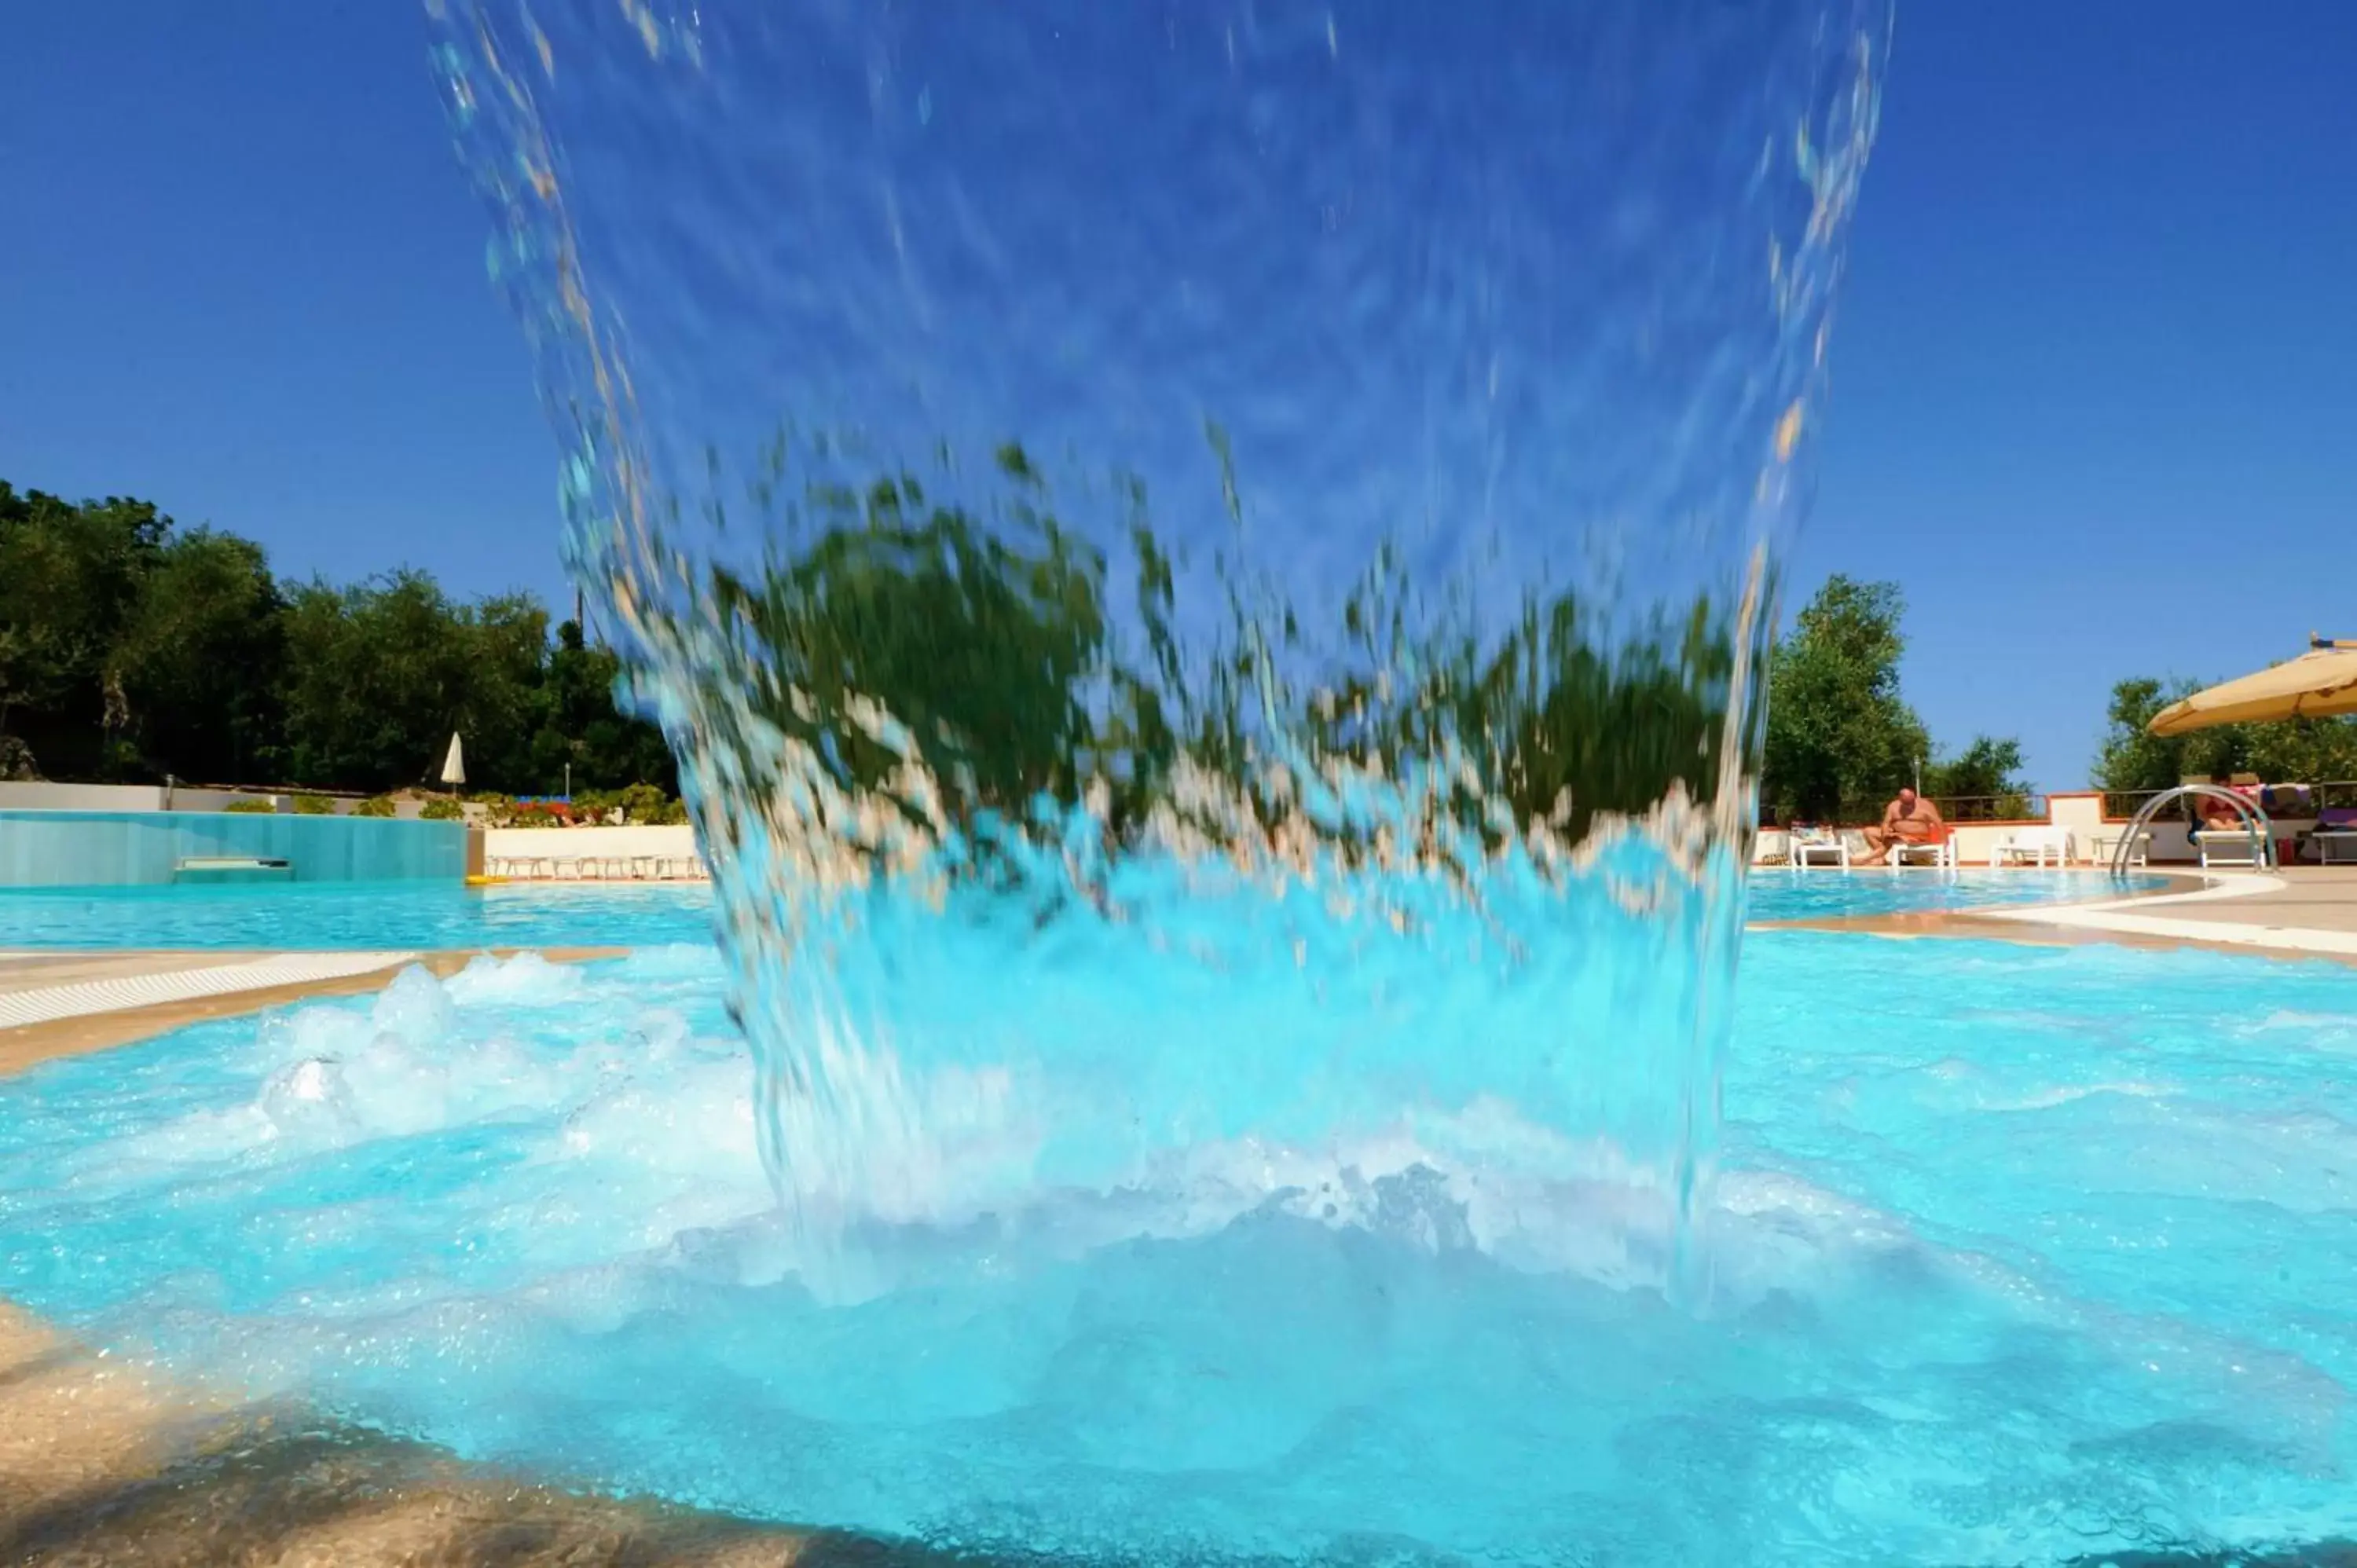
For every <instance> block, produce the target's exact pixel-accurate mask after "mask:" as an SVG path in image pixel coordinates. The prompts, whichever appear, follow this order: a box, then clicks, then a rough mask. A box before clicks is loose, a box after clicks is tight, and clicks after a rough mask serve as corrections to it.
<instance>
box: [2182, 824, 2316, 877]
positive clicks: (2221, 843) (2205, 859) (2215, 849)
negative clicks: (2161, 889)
mask: <svg viewBox="0 0 2357 1568" xmlns="http://www.w3.org/2000/svg"><path fill="white" fill-rule="evenodd" d="M2193 847H2194V849H2195V850H2196V851H2198V852H2199V853H2200V854H2201V869H2202V870H2204V871H2207V870H2209V869H2210V868H2211V867H2212V866H2213V865H2247V866H2249V867H2251V868H2252V869H2253V870H2262V869H2264V868H2266V867H2267V866H2269V865H2274V864H2275V845H2274V844H2273V843H2269V842H2268V841H2267V839H2266V837H2265V836H2264V835H2262V834H2260V833H2258V832H2254V831H2253V830H2251V829H2249V828H2203V829H2202V830H2201V832H2197V833H2195V834H2194V835H2193ZM2317 853H2318V854H2322V853H2323V852H2322V851H2321V850H2319V851H2318V852H2317Z"/></svg>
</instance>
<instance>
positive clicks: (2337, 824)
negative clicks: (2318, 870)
mask: <svg viewBox="0 0 2357 1568" xmlns="http://www.w3.org/2000/svg"><path fill="white" fill-rule="evenodd" d="M2308 842H2309V843H2312V844H2314V845H2315V846H2316V863H2317V864H2318V865H2331V864H2332V861H2333V852H2334V851H2335V850H2345V849H2350V848H2352V846H2357V811H2349V810H2347V809H2345V808H2342V807H2338V806H2327V807H2326V808H2324V810H2322V811H2319V812H2317V813H2316V827H2315V829H2314V831H2312V832H2309V835H2308Z"/></svg>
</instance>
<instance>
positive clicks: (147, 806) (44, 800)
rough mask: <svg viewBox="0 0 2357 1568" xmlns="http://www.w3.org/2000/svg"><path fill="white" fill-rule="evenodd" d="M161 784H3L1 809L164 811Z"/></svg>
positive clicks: (0, 797) (0, 787) (0, 800)
mask: <svg viewBox="0 0 2357 1568" xmlns="http://www.w3.org/2000/svg"><path fill="white" fill-rule="evenodd" d="M163 809H164V787H163V786H162V785H160V784H0V811H162V810H163Z"/></svg>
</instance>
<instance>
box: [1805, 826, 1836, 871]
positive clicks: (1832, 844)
mask: <svg viewBox="0 0 2357 1568" xmlns="http://www.w3.org/2000/svg"><path fill="white" fill-rule="evenodd" d="M1812 865H1830V866H1834V867H1835V868H1836V869H1838V870H1842V871H1847V870H1848V869H1849V840H1848V838H1847V837H1846V836H1845V835H1844V834H1841V833H1829V832H1825V831H1824V829H1822V828H1812V829H1806V830H1800V831H1796V832H1794V833H1793V834H1792V869H1793V870H1794V871H1805V870H1807V869H1808V868H1809V867H1810V866H1812Z"/></svg>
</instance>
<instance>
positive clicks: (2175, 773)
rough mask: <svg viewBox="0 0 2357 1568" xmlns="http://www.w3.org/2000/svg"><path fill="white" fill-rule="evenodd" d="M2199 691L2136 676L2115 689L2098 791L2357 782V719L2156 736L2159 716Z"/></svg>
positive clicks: (2097, 772)
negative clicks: (2219, 781)
mask: <svg viewBox="0 0 2357 1568" xmlns="http://www.w3.org/2000/svg"><path fill="white" fill-rule="evenodd" d="M2197 689H2198V683H2197V682H2190V681H2182V680H2179V681H2170V682H2161V681H2157V680H2154V679H2152V678H2151V677H2149V676H2136V677H2132V678H2130V679H2128V680H2125V681H2122V682H2119V683H2118V684H2117V685H2115V686H2114V687H2113V688H2112V697H2111V703H2110V704H2109V706H2108V707H2107V708H2106V710H2105V713H2104V739H2103V743H2102V745H2101V746H2099V747H2098V748H2097V750H2096V752H2095V767H2094V776H2095V785H2096V787H2097V788H2098V789H2104V790H2105V791H2108V792H2112V793H2117V794H2137V793H2143V792H2147V791H2150V790H2156V789H2169V788H2171V787H2173V786H2175V785H2177V784H2180V783H2182V782H2183V781H2184V780H2186V779H2193V778H2212V779H2216V778H2225V777H2230V776H2232V775H2233V774H2236V773H2255V774H2257V775H2258V776H2259V777H2260V778H2262V779H2266V780H2267V781H2268V782H2270V783H2287V784H2288V783H2324V782H2327V781H2339V780H2343V779H2357V720H2352V719H2345V718H2343V719H2292V720H2287V721H2286V722H2284V723H2281V724H2265V725H2216V726H2214V727H2212V728H2210V729H2203V730H2195V731H2193V732H2192V733H2191V734H2190V735H2176V736H2157V735H2154V734H2153V733H2152V732H2151V729H2150V727H2149V726H2150V725H2151V724H2152V721H2153V719H2154V717H2155V716H2156V715H2158V714H2159V712H2160V711H2161V710H2162V709H2163V708H2165V707H2167V706H2169V704H2170V703H2174V702H2176V701H2177V700H2178V699H2179V698H2180V697H2183V696H2186V695H2188V694H2189V693H2192V692H2193V691H2195V690H2197Z"/></svg>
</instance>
